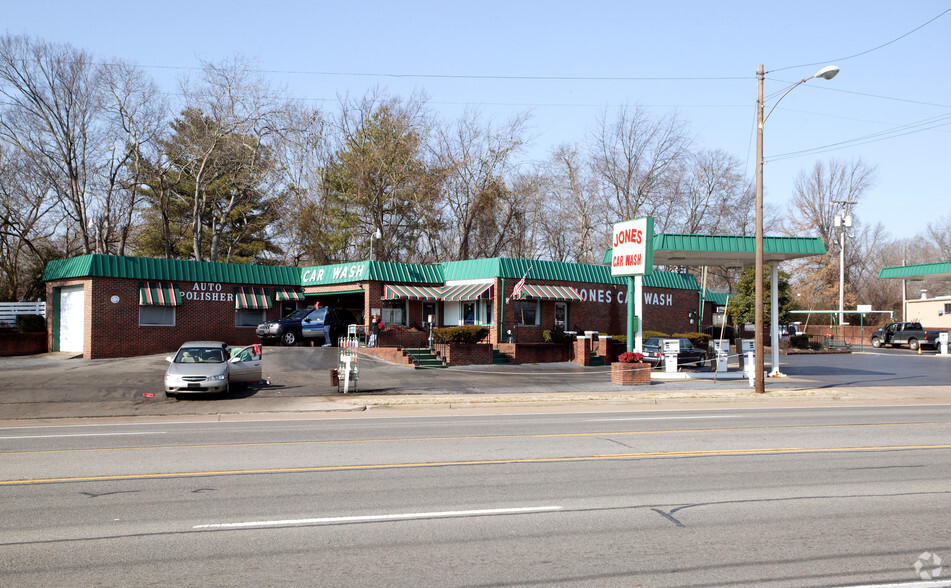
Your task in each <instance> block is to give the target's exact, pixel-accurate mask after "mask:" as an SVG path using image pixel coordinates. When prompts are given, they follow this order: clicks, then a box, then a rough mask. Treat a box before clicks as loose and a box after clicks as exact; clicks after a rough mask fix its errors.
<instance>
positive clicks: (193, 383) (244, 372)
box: [165, 341, 261, 397]
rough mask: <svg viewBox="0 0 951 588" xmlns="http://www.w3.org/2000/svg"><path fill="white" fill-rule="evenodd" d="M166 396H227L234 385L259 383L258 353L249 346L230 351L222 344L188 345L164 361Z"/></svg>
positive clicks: (194, 342)
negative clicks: (206, 394) (211, 394)
mask: <svg viewBox="0 0 951 588" xmlns="http://www.w3.org/2000/svg"><path fill="white" fill-rule="evenodd" d="M165 360H166V361H168V362H169V365H168V369H167V370H166V371H165V395H166V396H168V397H172V396H175V395H176V394H185V393H189V394H195V393H209V392H210V393H219V394H224V395H227V394H228V392H229V391H230V390H231V386H232V385H233V384H247V383H249V382H256V381H258V380H260V379H261V349H260V347H259V346H258V345H249V346H248V347H244V348H241V349H231V348H230V347H228V345H226V344H225V343H222V342H221V341H189V342H187V343H184V344H183V345H182V346H181V347H179V348H178V352H177V353H176V354H175V355H173V356H171V355H170V356H169V357H166V358H165Z"/></svg>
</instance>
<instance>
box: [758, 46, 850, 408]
mask: <svg viewBox="0 0 951 588" xmlns="http://www.w3.org/2000/svg"><path fill="white" fill-rule="evenodd" d="M837 73H839V68H838V67H836V66H834V65H829V66H826V67H824V68H822V69H820V70H819V71H818V72H816V73H815V75H812V76H810V77H808V78H803V79H802V80H800V81H799V82H797V83H795V84H793V85H792V86H790V87H789V89H788V90H786V91H785V92H784V93H783V95H782V96H780V97H779V100H777V101H776V104H773V107H772V108H770V109H769V112H768V113H767V114H766V116H763V79H764V78H765V77H766V72H765V71H764V70H763V65H762V64H760V66H759V67H758V68H757V69H756V207H755V211H756V286H755V291H754V295H755V297H756V300H755V302H754V317H753V318H754V320H753V323H754V327H755V328H756V334H755V340H754V344H755V345H756V347H755V351H756V360H755V363H754V366H753V372H754V373H753V375H754V386H755V388H756V390H755V391H756V393H757V394H763V393H764V392H766V380H765V378H764V376H763V371H764V369H765V367H764V360H765V358H764V357H763V355H764V353H765V350H764V347H763V265H764V264H763V125H764V124H765V123H766V119H767V118H769V115H770V114H772V113H773V110H775V109H776V106H778V105H779V102H780V100H782V99H783V98H785V97H786V94H789V93H790V92H792V91H793V90H794V89H795V88H796V87H798V86H799V85H801V84H805V83H806V82H808V81H809V80H811V79H813V78H822V79H824V80H831V79H832V78H834V77H835V75H836V74H837ZM778 311H779V309H777V308H774V309H773V312H778Z"/></svg>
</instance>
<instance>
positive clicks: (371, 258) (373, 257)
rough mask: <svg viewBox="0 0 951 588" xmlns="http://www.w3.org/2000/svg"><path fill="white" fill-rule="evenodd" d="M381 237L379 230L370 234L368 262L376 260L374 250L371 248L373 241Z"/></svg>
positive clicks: (381, 233)
mask: <svg viewBox="0 0 951 588" xmlns="http://www.w3.org/2000/svg"><path fill="white" fill-rule="evenodd" d="M382 236H383V232H382V231H381V230H380V229H377V230H376V231H374V232H372V233H370V261H375V260H376V249H374V248H373V239H374V238H376V239H379V238H380V237H382Z"/></svg>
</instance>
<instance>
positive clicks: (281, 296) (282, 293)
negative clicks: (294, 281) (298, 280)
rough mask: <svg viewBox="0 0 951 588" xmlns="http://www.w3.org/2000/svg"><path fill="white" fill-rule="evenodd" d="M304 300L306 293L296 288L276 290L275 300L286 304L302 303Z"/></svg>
mask: <svg viewBox="0 0 951 588" xmlns="http://www.w3.org/2000/svg"><path fill="white" fill-rule="evenodd" d="M303 299H304V293H303V292H301V291H300V290H297V289H296V288H275V289H274V300H276V301H278V302H284V301H287V300H291V301H300V300H303Z"/></svg>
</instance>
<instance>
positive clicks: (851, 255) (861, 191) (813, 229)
mask: <svg viewBox="0 0 951 588" xmlns="http://www.w3.org/2000/svg"><path fill="white" fill-rule="evenodd" d="M874 181H875V169H874V168H872V167H870V166H868V165H867V164H866V163H865V162H863V161H862V160H861V159H859V160H855V161H852V162H849V163H845V162H841V161H838V160H831V161H830V162H828V164H823V163H822V162H816V164H815V165H814V166H813V168H812V170H811V171H809V172H808V173H807V172H802V173H800V175H799V177H798V178H797V180H796V184H795V188H794V189H795V193H794V195H793V199H792V202H791V210H790V214H789V219H790V220H789V227H788V230H789V231H790V232H791V234H794V235H808V234H812V235H815V236H817V237H819V238H821V239H822V242H823V244H824V245H825V247H826V251H827V254H826V255H825V256H823V257H821V258H809V259H808V260H805V261H804V262H802V264H801V265H800V271H801V275H800V278H801V279H802V281H803V283H808V284H811V285H812V286H815V285H816V284H821V285H822V286H821V287H819V288H810V289H809V291H810V294H809V295H810V296H815V297H818V299H810V300H808V301H803V302H805V303H806V304H808V305H810V306H812V307H814V308H826V309H832V308H838V292H839V257H840V255H839V253H840V249H841V245H840V243H839V239H838V229H836V227H835V215H836V214H837V213H838V212H840V211H841V210H842V208H843V204H842V203H843V202H844V203H850V204H849V207H850V210H852V211H854V210H855V209H856V208H855V207H856V206H857V205H858V204H859V203H860V202H861V200H862V197H863V196H864V195H865V193H866V192H867V191H868V190H869V189H870V188H871V186H872V184H873V183H874ZM860 230H861V225H860V223H859V221H858V219H857V215H856V220H855V221H854V224H853V228H852V232H853V234H854V233H856V232H858V231H860ZM857 244H858V243H857V242H854V241H853V247H851V248H846V256H845V257H846V261H845V268H846V272H845V280H844V301H845V303H846V304H847V306H849V307H851V306H853V305H854V304H855V302H856V294H855V290H854V285H855V280H854V276H853V275H852V268H857V267H860V262H861V259H862V257H863V256H864V254H865V252H863V251H860V250H859V248H858V247H857V246H855V245H857ZM799 294H801V295H802V294H803V292H799Z"/></svg>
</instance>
